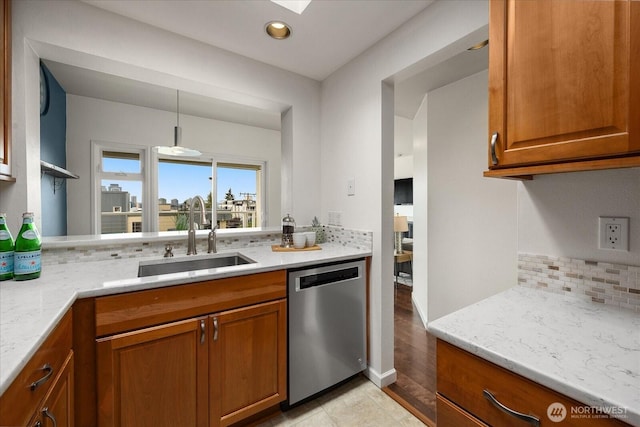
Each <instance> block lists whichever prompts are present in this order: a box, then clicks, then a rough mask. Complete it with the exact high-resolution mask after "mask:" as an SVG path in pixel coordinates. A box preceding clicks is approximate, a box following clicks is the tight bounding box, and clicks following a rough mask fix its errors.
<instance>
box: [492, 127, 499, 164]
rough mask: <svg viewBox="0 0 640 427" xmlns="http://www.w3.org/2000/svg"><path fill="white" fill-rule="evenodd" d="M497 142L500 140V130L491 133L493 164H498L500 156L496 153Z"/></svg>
mask: <svg viewBox="0 0 640 427" xmlns="http://www.w3.org/2000/svg"><path fill="white" fill-rule="evenodd" d="M496 142H498V132H496V133H494V134H493V135H491V164H492V165H497V164H498V156H497V154H496Z"/></svg>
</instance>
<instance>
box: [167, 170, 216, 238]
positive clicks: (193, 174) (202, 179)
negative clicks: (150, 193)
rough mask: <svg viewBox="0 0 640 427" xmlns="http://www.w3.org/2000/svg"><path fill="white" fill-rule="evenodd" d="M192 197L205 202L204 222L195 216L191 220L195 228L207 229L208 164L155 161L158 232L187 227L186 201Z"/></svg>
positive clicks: (209, 171)
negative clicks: (198, 197) (205, 223)
mask: <svg viewBox="0 0 640 427" xmlns="http://www.w3.org/2000/svg"><path fill="white" fill-rule="evenodd" d="M195 196H201V197H202V198H203V199H204V201H205V206H206V216H207V225H205V226H203V225H202V219H201V218H200V217H199V215H196V216H195V217H194V220H195V223H196V224H197V226H198V228H199V229H202V228H211V205H212V202H211V163H201V162H190V161H183V160H164V159H161V160H159V161H158V215H159V218H158V231H170V230H187V229H188V211H189V206H188V204H187V203H186V202H187V201H188V200H189V199H191V198H192V197H195ZM196 212H200V209H199V207H198V208H197V209H196Z"/></svg>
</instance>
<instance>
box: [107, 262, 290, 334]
mask: <svg viewBox="0 0 640 427" xmlns="http://www.w3.org/2000/svg"><path fill="white" fill-rule="evenodd" d="M286 285H287V283H286V273H285V271H284V270H279V271H272V272H268V273H259V274H250V275H247V276H238V277H230V278H226V279H218V280H210V281H205V282H198V283H191V284H185V285H176V286H169V287H166V288H159V289H150V290H146V291H137V292H129V293H126V294H119V295H111V296H106V297H100V298H96V305H95V309H96V336H97V337H102V336H106V335H113V334H116V333H121V332H126V331H131V330H135V329H140V328H146V327H149V326H153V325H160V324H163V323H168V322H173V321H176V320H181V319H188V318H190V317H197V316H201V315H203V314H208V313H212V312H216V311H222V310H228V309H231V308H235V307H242V306H246V305H251V304H257V303H260V302H265V301H271V300H275V299H279V298H284V297H285V296H286V293H287V289H286Z"/></svg>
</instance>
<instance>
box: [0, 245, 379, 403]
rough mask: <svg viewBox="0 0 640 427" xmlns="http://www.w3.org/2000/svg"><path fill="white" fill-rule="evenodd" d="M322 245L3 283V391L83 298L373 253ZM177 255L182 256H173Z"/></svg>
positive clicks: (120, 265)
mask: <svg viewBox="0 0 640 427" xmlns="http://www.w3.org/2000/svg"><path fill="white" fill-rule="evenodd" d="M320 246H321V248H322V249H321V250H315V251H304V252H273V251H272V250H271V247H270V246H258V247H250V248H243V249H240V250H234V251H232V252H239V253H240V254H242V255H245V256H246V257H249V258H251V259H252V260H254V261H256V263H254V264H246V265H241V266H233V267H221V268H214V269H209V270H198V271H191V272H186V273H173V274H166V275H162V276H151V277H145V278H137V277H136V276H137V274H138V263H139V262H140V261H148V260H151V259H158V257H154V258H149V257H145V258H130V259H117V260H109V261H95V262H78V263H68V264H58V265H45V266H44V267H43V270H42V275H41V277H40V278H39V279H35V280H28V281H23V282H16V281H12V280H11V281H4V282H0V394H2V393H4V391H5V390H6V389H7V387H8V386H9V385H10V384H11V382H12V381H13V380H14V379H15V377H16V376H17V375H18V373H19V372H20V370H21V369H22V368H23V367H24V365H25V364H26V363H27V361H28V360H29V359H30V358H31V356H33V354H34V353H35V351H36V350H37V349H38V347H39V346H40V345H41V344H42V343H43V342H44V340H45V338H46V337H47V335H48V334H49V333H50V332H51V331H52V330H53V329H54V328H55V326H56V325H57V324H58V322H59V321H60V319H61V318H62V316H63V315H64V314H65V313H66V311H67V310H68V309H69V308H70V307H71V305H72V304H73V302H74V301H75V300H76V299H78V298H84V297H95V296H101V295H109V294H115V293H123V292H130V291H138V290H143V289H151V288H158V287H163V286H170V285H176V284H181V283H191V282H198V281H203V280H210V279H219V278H223V277H233V276H240V275H245V274H252V273H260V272H266V271H274V270H281V269H287V268H296V267H304V266H308V265H313V264H319V263H325V262H333V261H341V260H347V259H356V258H360V257H365V256H370V255H371V252H370V251H367V250H362V249H355V248H351V247H346V246H342V245H339V244H330V243H327V244H322V245H320ZM181 256H185V255H181ZM198 256H200V255H198ZM177 258H178V255H176V257H174V258H170V260H171V259H173V260H175V259H177Z"/></svg>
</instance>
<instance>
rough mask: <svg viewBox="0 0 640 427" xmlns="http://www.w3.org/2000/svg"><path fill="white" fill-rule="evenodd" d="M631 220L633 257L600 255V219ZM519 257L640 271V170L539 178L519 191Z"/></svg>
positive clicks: (611, 253) (618, 253)
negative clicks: (525, 255)
mask: <svg viewBox="0 0 640 427" xmlns="http://www.w3.org/2000/svg"><path fill="white" fill-rule="evenodd" d="M599 216H623V217H628V218H629V252H624V251H613V250H603V249H598V217H599ZM518 235H519V241H518V251H520V252H526V253H533V254H542V255H553V256H565V257H571V258H578V259H588V260H596V261H605V262H612V263H620V264H631V265H640V168H632V169H618V170H607V171H593V172H574V173H566V174H556V175H543V176H537V177H535V179H534V180H533V181H529V182H524V183H520V184H519V185H518Z"/></svg>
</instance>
